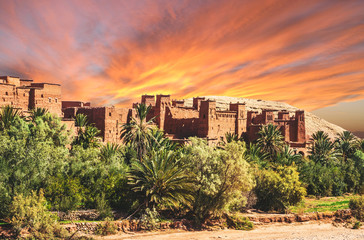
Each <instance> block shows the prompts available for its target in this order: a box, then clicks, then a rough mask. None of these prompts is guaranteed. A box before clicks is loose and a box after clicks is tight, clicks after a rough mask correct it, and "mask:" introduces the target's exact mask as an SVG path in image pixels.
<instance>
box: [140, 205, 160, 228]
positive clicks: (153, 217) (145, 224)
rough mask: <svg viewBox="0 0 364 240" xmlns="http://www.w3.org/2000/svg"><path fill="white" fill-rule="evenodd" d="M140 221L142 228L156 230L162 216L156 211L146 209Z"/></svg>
mask: <svg viewBox="0 0 364 240" xmlns="http://www.w3.org/2000/svg"><path fill="white" fill-rule="evenodd" d="M139 221H140V226H141V227H142V228H144V229H146V230H154V229H156V228H157V227H158V223H159V222H160V216H159V213H158V212H157V211H156V210H155V209H153V210H150V209H149V208H146V209H145V212H144V213H143V214H142V215H141V217H140V219H139Z"/></svg>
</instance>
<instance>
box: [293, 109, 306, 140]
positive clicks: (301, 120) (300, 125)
mask: <svg viewBox="0 0 364 240" xmlns="http://www.w3.org/2000/svg"><path fill="white" fill-rule="evenodd" d="M295 121H296V123H297V142H300V143H303V142H306V126H305V111H302V110H297V111H296V114H295Z"/></svg>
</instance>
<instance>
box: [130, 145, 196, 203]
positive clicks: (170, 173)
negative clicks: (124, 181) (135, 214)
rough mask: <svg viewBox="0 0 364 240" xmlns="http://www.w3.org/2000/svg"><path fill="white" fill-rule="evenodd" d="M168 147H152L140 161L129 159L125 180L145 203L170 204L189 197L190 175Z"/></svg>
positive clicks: (190, 195)
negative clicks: (157, 148)
mask: <svg viewBox="0 0 364 240" xmlns="http://www.w3.org/2000/svg"><path fill="white" fill-rule="evenodd" d="M177 158H178V155H177V154H176V153H175V152H174V151H171V150H166V149H163V148H162V149H160V150H158V151H152V153H151V154H149V155H148V156H146V157H145V158H144V160H143V161H133V163H132V166H131V170H130V172H129V181H130V184H131V185H132V186H133V190H134V191H136V192H139V193H141V194H142V195H143V198H144V205H145V207H149V208H155V207H159V208H161V207H171V208H173V207H174V208H176V207H178V206H180V205H181V204H188V203H189V202H190V201H192V198H193V197H192V189H193V184H192V179H191V178H190V177H189V175H188V174H187V171H186V168H185V167H182V166H180V165H179V164H178V159H177Z"/></svg>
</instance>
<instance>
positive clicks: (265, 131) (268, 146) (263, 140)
mask: <svg viewBox="0 0 364 240" xmlns="http://www.w3.org/2000/svg"><path fill="white" fill-rule="evenodd" d="M258 134H259V136H260V137H259V138H258V140H257V144H258V146H259V147H260V148H261V149H262V151H264V152H266V153H268V154H269V156H270V158H271V159H273V158H274V156H276V155H277V153H278V152H281V151H282V147H283V145H284V141H283V136H282V134H281V131H280V130H279V129H278V127H277V126H275V125H273V124H268V125H265V126H262V128H261V129H260V131H259V132H258Z"/></svg>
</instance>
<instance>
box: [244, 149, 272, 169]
mask: <svg viewBox="0 0 364 240" xmlns="http://www.w3.org/2000/svg"><path fill="white" fill-rule="evenodd" d="M245 159H247V160H248V162H250V163H256V164H258V166H262V167H263V168H265V167H266V166H267V163H268V162H267V160H268V159H269V154H268V153H267V152H263V151H262V149H261V148H260V147H259V146H258V145H256V144H253V143H250V144H249V147H248V149H247V151H245Z"/></svg>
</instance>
